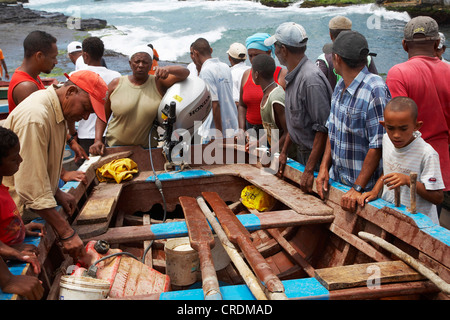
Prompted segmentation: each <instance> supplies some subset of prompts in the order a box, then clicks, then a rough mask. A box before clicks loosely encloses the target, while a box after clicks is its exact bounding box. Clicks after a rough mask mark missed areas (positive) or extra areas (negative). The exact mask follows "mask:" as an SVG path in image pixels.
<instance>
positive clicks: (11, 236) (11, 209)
mask: <svg viewBox="0 0 450 320" xmlns="http://www.w3.org/2000/svg"><path fill="white" fill-rule="evenodd" d="M19 152H20V143H19V138H18V137H17V135H16V134H15V133H14V132H13V131H11V130H9V129H6V128H3V127H0V256H1V257H2V258H4V259H11V260H19V261H24V262H28V263H31V265H32V267H33V270H34V272H35V273H36V274H39V273H40V271H41V266H40V264H39V261H38V259H37V256H36V254H37V248H36V247H35V246H34V245H31V244H24V243H23V240H24V239H25V236H27V235H30V236H42V235H43V232H44V229H43V227H44V226H43V225H42V224H40V223H29V224H27V225H24V223H23V221H22V218H21V217H20V214H19V210H18V209H17V206H16V204H15V203H14V200H13V199H12V198H11V196H10V194H9V192H8V188H7V187H5V186H4V185H3V184H2V181H3V177H4V176H12V175H14V174H15V173H16V172H17V170H19V165H20V163H21V162H22V158H21V156H20V154H19ZM33 229H39V230H40V232H33V231H32V230H33Z"/></svg>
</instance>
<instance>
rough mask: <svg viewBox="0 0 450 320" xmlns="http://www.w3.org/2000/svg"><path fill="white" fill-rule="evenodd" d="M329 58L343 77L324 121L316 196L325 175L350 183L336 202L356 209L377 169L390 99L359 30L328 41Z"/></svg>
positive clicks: (378, 172)
mask: <svg viewBox="0 0 450 320" xmlns="http://www.w3.org/2000/svg"><path fill="white" fill-rule="evenodd" d="M332 50H333V64H334V66H335V69H336V71H337V72H338V73H339V74H340V75H341V76H342V79H340V80H339V82H338V83H337V84H336V88H335V90H334V93H333V97H332V100H331V112H330V116H329V118H328V121H327V127H328V141H327V146H326V149H325V154H324V156H323V159H322V163H321V167H320V171H319V174H318V176H317V180H316V184H317V191H318V193H319V195H320V196H321V198H322V199H323V198H324V191H327V190H328V180H329V178H331V179H332V180H334V181H337V182H340V183H342V184H345V185H348V186H351V187H352V188H351V189H350V190H349V191H348V192H346V193H345V194H344V195H343V196H342V199H341V206H342V208H343V209H345V210H348V211H355V209H356V203H357V198H358V197H359V195H360V194H361V193H362V192H363V191H364V189H365V188H367V189H371V188H372V187H373V186H374V185H375V183H376V181H377V179H378V178H379V177H380V175H381V174H382V171H383V169H382V164H381V161H380V160H381V147H382V139H383V133H384V131H383V127H382V126H381V124H380V123H379V122H380V121H382V120H383V112H384V107H385V106H386V104H387V103H388V101H389V100H390V99H391V95H390V92H389V89H388V88H387V86H386V84H385V83H384V81H383V80H382V78H381V77H380V76H378V75H374V74H372V73H370V72H369V71H368V70H367V66H366V62H367V56H368V55H369V48H368V44H367V41H366V39H365V38H364V36H363V35H361V34H360V33H358V32H355V31H344V32H342V33H341V34H339V36H338V37H337V38H336V40H335V41H334V43H333V49H332Z"/></svg>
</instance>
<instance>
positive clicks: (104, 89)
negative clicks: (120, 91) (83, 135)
mask: <svg viewBox="0 0 450 320" xmlns="http://www.w3.org/2000/svg"><path fill="white" fill-rule="evenodd" d="M65 76H66V77H67V79H68V80H69V81H71V82H72V83H73V84H74V85H76V86H77V87H79V88H80V89H82V90H84V91H86V92H87V93H88V94H89V99H90V101H91V105H92V108H93V110H94V112H95V113H96V114H97V116H98V117H99V118H100V120H102V121H103V122H105V123H106V122H107V121H106V115H105V102H106V99H107V98H108V86H107V85H106V83H105V81H103V79H102V78H101V77H100V76H99V75H98V74H97V73H95V72H92V71H89V70H80V71H78V72H75V73H73V74H72V75H71V76H70V77H69V76H68V75H67V73H66V74H65Z"/></svg>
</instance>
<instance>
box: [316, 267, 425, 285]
mask: <svg viewBox="0 0 450 320" xmlns="http://www.w3.org/2000/svg"><path fill="white" fill-rule="evenodd" d="M315 277H316V279H317V280H319V282H320V283H321V284H322V285H323V286H324V287H325V288H326V289H327V290H330V291H332V290H338V289H347V288H353V287H362V286H371V285H377V284H379V285H381V284H386V283H395V282H404V281H418V280H423V279H424V277H423V276H422V275H421V274H420V273H418V272H416V271H415V270H414V269H412V268H411V267H409V266H408V265H407V264H405V263H404V262H403V261H387V262H372V263H365V264H354V265H347V266H340V267H331V268H324V269H316V270H315Z"/></svg>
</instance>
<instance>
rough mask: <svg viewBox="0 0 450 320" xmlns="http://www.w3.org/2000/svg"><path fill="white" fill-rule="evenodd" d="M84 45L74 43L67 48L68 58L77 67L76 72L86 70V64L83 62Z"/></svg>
mask: <svg viewBox="0 0 450 320" xmlns="http://www.w3.org/2000/svg"><path fill="white" fill-rule="evenodd" d="M82 54H83V51H82V44H81V42H78V41H72V42H71V43H69V45H68V46H67V56H68V57H69V59H70V61H72V63H73V64H74V65H75V71H77V70H82V69H85V68H86V63H84V60H83V55H82Z"/></svg>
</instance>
